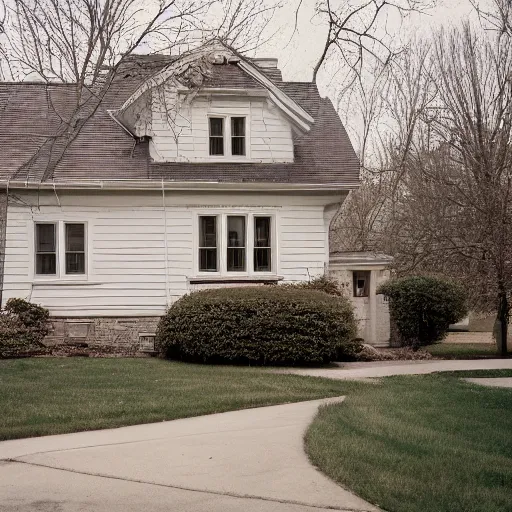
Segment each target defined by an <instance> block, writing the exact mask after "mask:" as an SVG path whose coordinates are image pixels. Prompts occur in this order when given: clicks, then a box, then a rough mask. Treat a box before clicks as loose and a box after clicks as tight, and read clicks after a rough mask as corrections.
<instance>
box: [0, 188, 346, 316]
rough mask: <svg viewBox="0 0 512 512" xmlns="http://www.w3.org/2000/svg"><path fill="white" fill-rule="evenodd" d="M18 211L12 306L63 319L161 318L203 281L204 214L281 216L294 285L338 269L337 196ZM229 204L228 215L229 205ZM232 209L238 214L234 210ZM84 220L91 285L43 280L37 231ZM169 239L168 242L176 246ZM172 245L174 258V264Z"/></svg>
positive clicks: (283, 258) (8, 270)
mask: <svg viewBox="0 0 512 512" xmlns="http://www.w3.org/2000/svg"><path fill="white" fill-rule="evenodd" d="M59 196H60V197H59V200H60V203H61V206H57V205H56V204H55V202H56V199H55V197H54V196H52V195H51V194H44V193H41V195H40V197H39V199H38V198H37V197H36V196H35V194H34V195H30V194H28V193H26V194H24V195H23V201H25V202H26V203H28V204H32V205H36V204H37V203H38V202H39V204H40V205H41V206H40V208H39V209H37V208H34V207H33V208H32V209H31V208H30V207H29V206H25V205H22V204H20V203H18V204H16V205H14V204H10V205H9V208H8V215H7V230H6V242H7V243H6V256H5V277H4V293H3V300H4V302H5V301H6V300H7V299H9V298H10V297H21V298H25V299H28V300H31V301H33V302H35V303H38V304H41V305H43V306H45V307H47V308H49V309H50V312H51V313H52V314H53V315H55V316H71V315H73V316H95V315H101V316H108V315H112V316H136V315H160V314H162V313H163V312H164V311H165V308H166V306H167V304H168V303H171V302H172V301H174V300H176V299H177V298H179V297H180V296H182V295H183V294H185V293H187V292H189V291H190V290H191V286H190V284H189V282H188V279H189V278H191V277H195V276H196V275H197V269H195V268H194V267H195V262H196V261H197V258H196V256H197V255H196V251H197V250H198V248H197V247H196V245H197V244H196V241H195V238H194V233H195V226H194V223H195V222H196V221H197V214H198V213H207V212H209V211H210V212H211V211H216V212H219V211H223V212H226V213H230V212H231V211H233V210H236V211H240V210H241V209H243V210H244V211H247V212H248V213H256V214H257V213H262V212H265V213H268V211H270V210H271V211H272V212H273V214H274V215H275V219H276V220H275V222H276V233H277V237H276V238H277V240H274V243H275V244H276V253H277V268H276V273H277V275H279V276H282V277H283V278H284V280H285V281H288V282H290V281H302V280H306V279H308V278H310V277H314V276H317V275H321V274H322V273H323V272H324V266H325V265H326V263H327V261H328V247H326V240H327V237H326V230H327V229H328V223H326V222H325V219H324V211H325V209H324V206H325V205H327V204H328V203H333V202H335V201H339V200H340V198H339V197H336V196H315V195H312V196H299V195H293V196H292V195H279V194H265V195H264V194H250V193H238V194H214V193H210V194H192V193H190V194H187V193H185V192H181V193H179V194H173V193H170V194H169V195H167V196H166V206H165V214H164V208H163V205H162V197H161V195H160V194H158V193H147V192H146V193H140V194H107V193H100V192H98V193H92V192H91V193H89V194H88V195H78V194H65V193H59ZM222 205H225V206H222ZM228 205H229V206H228ZM37 221H55V222H57V221H60V222H66V221H75V222H80V221H83V222H87V225H88V248H87V254H88V259H89V261H88V268H89V272H88V274H87V276H86V278H85V279H83V280H80V278H79V277H77V278H76V280H74V279H73V278H72V277H70V276H65V278H64V279H62V278H60V279H59V278H53V277H51V276H48V277H47V278H46V277H45V276H35V275H34V256H33V254H34V222H37ZM166 237H167V243H166ZM166 246H167V256H166V250H165V249H166Z"/></svg>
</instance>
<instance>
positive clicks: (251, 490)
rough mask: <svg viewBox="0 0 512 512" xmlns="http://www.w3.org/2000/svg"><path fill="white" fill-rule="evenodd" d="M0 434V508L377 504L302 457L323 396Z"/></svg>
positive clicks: (195, 509)
mask: <svg viewBox="0 0 512 512" xmlns="http://www.w3.org/2000/svg"><path fill="white" fill-rule="evenodd" d="M341 400H342V398H337V399H327V400H316V401H311V402H300V403H295V404H286V405H279V406H273V407H263V408H258V409H247V410H242V411H234V412H227V413H223V414H214V415H209V416H201V417H197V418H188V419H182V420H176V421H169V422H162V423H156V424H149V425H137V426H132V427H123V428H119V429H113V430H101V431H94V432H81V433H77V434H66V435H60V436H49V437H39V438H31V439H22V440H14V441H5V442H2V443H0V511H2V512H7V511H9V512H14V511H39V512H68V511H73V512H74V511H95V512H96V511H105V512H106V511H109V512H110V511H112V512H117V511H119V512H131V511H133V512H135V511H136V512H140V511H142V510H151V511H162V512H163V511H165V512H169V511H180V512H221V511H222V512H230V511H244V512H252V511H258V512H319V511H322V510H341V511H357V512H362V511H373V512H374V511H377V510H378V509H377V508H375V507H373V506H372V505H370V504H368V503H366V502H365V501H364V500H362V499H360V498H359V497H357V496H355V495H354V494H352V493H351V492H349V491H347V490H345V489H343V488H341V487H340V486H338V485H337V484H335V483H334V482H332V481H331V480H329V479H328V478H326V477H325V476H324V475H322V474H321V473H320V472H319V471H318V470H316V469H315V468H314V467H313V466H312V465H311V464H310V463H309V461H308V459H307V457H306V455H305V453H304V450H303V439H302V436H303V434H304V431H305V429H306V427H307V426H308V425H309V423H310V422H311V421H312V419H313V417H314V415H315V414H316V412H317V410H318V407H319V406H320V405H322V404H327V403H332V402H333V401H341Z"/></svg>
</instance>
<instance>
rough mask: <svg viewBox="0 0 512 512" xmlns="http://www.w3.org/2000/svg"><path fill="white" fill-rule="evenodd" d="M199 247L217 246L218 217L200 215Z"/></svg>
mask: <svg viewBox="0 0 512 512" xmlns="http://www.w3.org/2000/svg"><path fill="white" fill-rule="evenodd" d="M199 247H217V217H214V216H211V217H210V216H208V217H207V216H201V217H199Z"/></svg>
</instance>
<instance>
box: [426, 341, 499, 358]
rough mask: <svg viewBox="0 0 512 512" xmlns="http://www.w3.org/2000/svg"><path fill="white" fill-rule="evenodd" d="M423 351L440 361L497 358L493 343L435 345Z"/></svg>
mask: <svg viewBox="0 0 512 512" xmlns="http://www.w3.org/2000/svg"><path fill="white" fill-rule="evenodd" d="M425 350H426V351H427V352H430V353H431V354H432V355H433V356H434V357H438V358H440V359H481V358H485V357H499V356H498V353H497V348H496V344H495V343H436V344H435V345H429V346H427V347H425Z"/></svg>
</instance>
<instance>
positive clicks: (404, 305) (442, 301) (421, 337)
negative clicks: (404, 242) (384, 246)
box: [378, 276, 467, 347]
mask: <svg viewBox="0 0 512 512" xmlns="http://www.w3.org/2000/svg"><path fill="white" fill-rule="evenodd" d="M378 293H382V294H384V295H385V296H386V297H387V298H388V299H389V309H390V316H391V322H392V324H393V327H394V330H395V331H396V334H395V337H396V338H397V339H395V340H392V341H394V342H395V343H396V344H398V345H401V346H406V345H408V346H412V347H419V346H422V345H430V344H432V343H435V342H436V341H440V340H442V339H443V338H444V337H445V335H446V332H447V330H448V326H449V325H450V324H453V323H456V322H458V321H459V320H461V319H462V318H464V316H466V314H467V305H466V294H465V292H464V290H463V289H462V287H461V286H460V285H458V284H457V283H454V282H453V281H449V280H446V279H440V278H437V277H428V276H411V277H403V278H400V279H393V280H390V281H388V282H387V283H384V284H383V285H381V286H380V287H379V290H378Z"/></svg>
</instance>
